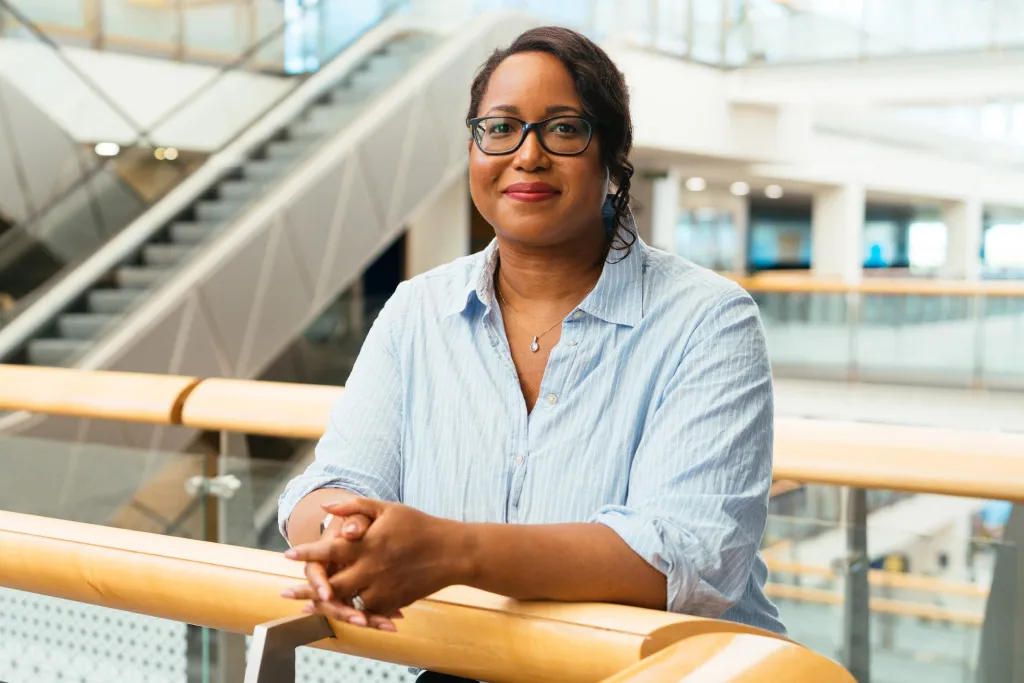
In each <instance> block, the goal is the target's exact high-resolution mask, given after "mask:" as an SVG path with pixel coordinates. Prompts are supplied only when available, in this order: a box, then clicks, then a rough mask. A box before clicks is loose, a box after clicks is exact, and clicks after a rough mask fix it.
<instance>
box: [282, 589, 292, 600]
mask: <svg viewBox="0 0 1024 683" xmlns="http://www.w3.org/2000/svg"><path fill="white" fill-rule="evenodd" d="M281 597H282V598H294V597H295V591H293V590H292V589H291V588H288V589H286V590H283V591H281Z"/></svg>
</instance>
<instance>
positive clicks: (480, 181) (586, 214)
mask: <svg viewBox="0 0 1024 683" xmlns="http://www.w3.org/2000/svg"><path fill="white" fill-rule="evenodd" d="M476 115H477V116H511V117H515V118H517V119H521V120H523V121H526V122H527V123H536V122H538V121H542V120H544V119H548V118H551V117H552V116H556V115H566V116H581V115H584V111H583V106H582V104H581V103H580V98H579V96H578V95H577V94H576V87H575V85H574V84H573V82H572V77H571V76H570V75H569V71H568V70H567V69H566V68H565V66H564V65H563V64H562V62H561V61H559V59H558V58H557V57H555V56H554V55H551V54H548V53H546V52H524V53H520V54H515V55H512V56H511V57H509V58H507V59H506V60H505V61H503V62H502V63H501V64H500V65H499V66H498V68H497V69H495V71H494V73H493V74H492V75H491V79H490V82H489V83H488V85H487V91H486V93H485V94H484V98H483V100H482V101H481V103H480V109H479V111H477V112H476ZM599 145H600V140H598V138H597V135H596V133H595V134H594V137H593V139H592V140H591V141H590V145H589V146H588V147H587V149H586V151H585V152H584V153H583V154H580V155H578V156H559V155H555V154H551V153H550V152H548V151H547V150H545V149H544V147H542V146H541V144H540V141H539V140H538V139H537V134H536V132H535V131H534V130H531V131H530V134H529V135H527V136H526V139H525V140H524V141H523V144H522V145H521V146H520V147H519V149H517V150H516V151H515V152H512V153H510V154H501V155H488V154H484V153H483V152H481V151H480V149H479V148H478V147H477V145H476V143H475V142H473V140H472V139H471V140H470V143H469V188H470V193H471V194H472V196H473V203H474V204H476V208H477V210H479V211H480V214H481V215H482V216H483V217H484V218H485V219H486V220H487V222H488V223H490V224H491V226H493V227H494V230H495V232H496V233H497V234H498V235H499V236H501V237H502V238H504V239H506V240H509V241H512V242H517V243H520V244H522V245H523V246H529V247H544V246H552V245H556V244H564V243H567V242H570V241H572V240H573V239H574V238H578V237H580V236H581V235H582V234H585V233H586V232H588V231H592V230H594V227H595V226H600V225H601V206H602V204H603V203H604V185H605V170H604V167H603V166H602V165H601V161H600V159H601V151H600V147H599ZM549 146H551V143H549ZM523 183H529V185H525V186H524V185H523Z"/></svg>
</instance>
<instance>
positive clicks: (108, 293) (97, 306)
mask: <svg viewBox="0 0 1024 683" xmlns="http://www.w3.org/2000/svg"><path fill="white" fill-rule="evenodd" d="M144 293H145V290H142V289H94V290H92V291H91V292H89V295H88V297H87V303H88V306H89V310H90V311H92V312H93V313H106V314H115V313H124V312H125V311H126V310H128V309H129V308H130V307H131V306H132V305H133V304H134V303H135V302H136V300H138V299H139V297H141V296H143V294H144Z"/></svg>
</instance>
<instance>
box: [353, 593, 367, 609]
mask: <svg viewBox="0 0 1024 683" xmlns="http://www.w3.org/2000/svg"><path fill="white" fill-rule="evenodd" d="M352 606H353V607H355V608H356V609H357V610H359V611H360V612H365V611H366V603H365V602H363V599H362V598H361V597H359V593H356V594H355V595H353V596H352Z"/></svg>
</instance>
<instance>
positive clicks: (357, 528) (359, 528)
mask: <svg viewBox="0 0 1024 683" xmlns="http://www.w3.org/2000/svg"><path fill="white" fill-rule="evenodd" d="M369 528H370V518H369V517H367V516H366V515H361V514H360V515H349V516H348V517H346V518H345V521H344V523H342V525H341V536H342V538H344V539H345V540H346V541H358V540H359V539H361V538H362V537H363V535H364V534H366V530H367V529H369Z"/></svg>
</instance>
